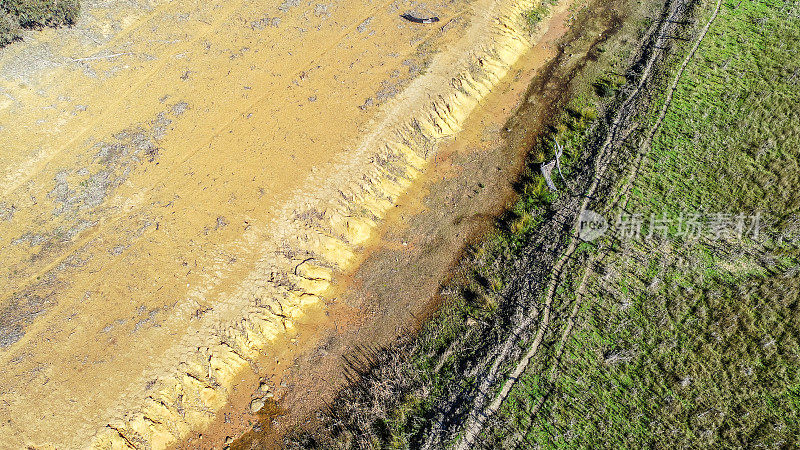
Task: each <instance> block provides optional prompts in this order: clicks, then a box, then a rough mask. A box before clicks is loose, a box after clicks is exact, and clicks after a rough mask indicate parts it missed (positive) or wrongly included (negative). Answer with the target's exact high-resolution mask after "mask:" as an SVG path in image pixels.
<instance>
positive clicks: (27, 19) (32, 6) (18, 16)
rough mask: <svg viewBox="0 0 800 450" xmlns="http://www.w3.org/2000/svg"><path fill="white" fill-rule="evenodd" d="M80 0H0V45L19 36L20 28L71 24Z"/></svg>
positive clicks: (78, 8) (77, 12)
mask: <svg viewBox="0 0 800 450" xmlns="http://www.w3.org/2000/svg"><path fill="white" fill-rule="evenodd" d="M79 13H80V0H0V47H3V46H5V45H8V44H9V43H11V42H13V41H14V40H16V39H19V38H20V37H21V30H22V28H41V27H45V26H47V27H57V26H61V25H72V24H74V23H75V21H76V20H78V14H79Z"/></svg>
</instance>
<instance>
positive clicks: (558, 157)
mask: <svg viewBox="0 0 800 450" xmlns="http://www.w3.org/2000/svg"><path fill="white" fill-rule="evenodd" d="M555 143H556V167H557V168H558V176H560V177H561V181H563V182H564V184H567V180H565V179H564V174H563V173H561V155H563V154H564V147H562V146H561V144H559V143H558V141H555Z"/></svg>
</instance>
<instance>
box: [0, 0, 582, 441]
mask: <svg viewBox="0 0 800 450" xmlns="http://www.w3.org/2000/svg"><path fill="white" fill-rule="evenodd" d="M428 6H429V7H430V8H432V9H435V13H436V15H437V16H438V17H440V19H441V20H440V22H438V23H436V24H415V23H411V22H408V21H406V20H404V19H403V18H402V17H400V14H401V13H404V12H406V11H414V10H415V9H421V8H419V7H418V6H417V5H416V4H414V3H413V2H403V1H399V2H385V3H384V2H369V1H351V2H343V1H342V2H339V1H331V2H328V3H325V4H316V3H313V2H312V3H306V2H300V1H294V0H287V1H283V2H281V1H251V2H238V1H234V2H222V1H210V2H205V3H203V4H197V3H194V2H187V1H180V0H178V1H172V2H157V1H156V2H149V3H141V4H133V3H130V2H129V3H124V4H123V3H122V2H113V1H112V2H106V3H103V4H100V3H94V2H86V5H85V8H84V9H85V11H84V13H83V16H82V18H81V20H80V21H79V23H78V24H77V26H76V27H75V28H72V29H68V30H45V31H42V32H41V34H32V33H31V34H30V35H28V36H26V40H25V41H24V42H22V43H17V44H15V45H12V46H10V47H7V48H6V49H4V50H3V51H2V53H0V74H1V75H0V94H2V96H0V142H3V144H4V145H3V146H2V148H0V246H1V247H2V255H3V262H2V263H1V264H0V280H2V281H0V283H2V289H1V290H0V364H2V367H3V368H2V369H0V370H1V371H0V377H2V379H3V383H2V386H0V417H3V418H4V420H3V421H2V422H0V442H3V443H5V444H7V445H9V446H12V447H23V446H26V445H29V446H34V447H48V446H55V447H57V448H75V447H85V446H94V447H97V448H123V447H126V446H135V447H153V448H163V447H166V446H169V445H173V444H175V443H177V442H179V441H183V440H185V439H188V438H190V437H191V436H193V435H194V434H195V433H196V430H201V429H203V428H206V427H208V426H212V427H213V426H215V425H213V424H215V423H217V422H218V419H219V418H220V417H221V415H220V412H221V411H222V409H223V408H231V407H235V406H236V405H237V402H236V401H234V402H233V403H231V400H236V399H237V398H239V397H241V395H239V394H236V392H237V391H236V390H235V389H234V387H235V386H236V384H237V383H239V382H243V381H242V380H249V379H252V378H253V377H255V375H248V374H256V373H259V371H261V374H262V375H263V373H264V371H265V370H267V369H266V368H267V367H269V364H272V363H274V362H275V359H274V355H275V354H277V353H280V352H283V354H285V353H286V352H287V350H286V348H287V347H288V343H289V342H292V340H293V339H297V336H298V331H299V325H300V324H304V327H306V328H309V327H311V328H312V329H314V328H316V327H319V328H324V327H326V326H329V325H326V323H329V322H330V321H331V319H330V318H331V317H332V315H331V314H329V310H330V309H332V308H334V304H335V302H334V301H333V300H331V299H333V298H335V297H336V294H337V292H340V291H341V289H342V287H341V285H346V284H347V283H337V282H336V281H337V279H343V281H347V280H348V279H349V278H348V277H343V276H342V275H344V274H347V273H352V270H353V269H354V267H355V266H356V265H357V264H359V263H360V262H361V261H363V260H364V255H363V250H364V249H365V248H367V247H369V245H371V244H372V243H373V241H375V240H376V237H375V236H377V235H385V233H375V232H374V230H375V228H376V226H378V225H379V224H380V223H381V221H382V220H383V219H384V218H385V217H386V216H387V214H388V212H389V211H390V210H392V209H393V208H394V207H395V205H396V203H397V201H398V198H399V197H400V196H401V195H402V194H403V193H404V192H406V191H407V190H408V189H409V188H411V189H412V191H413V189H414V185H413V184H412V181H413V180H415V179H417V178H418V177H419V175H420V174H422V173H423V171H425V170H426V168H427V167H428V166H429V164H431V163H435V162H436V158H437V153H438V152H439V151H440V149H441V148H442V147H445V146H447V145H449V144H447V142H450V141H451V139H452V138H453V137H454V136H455V135H456V134H457V133H458V132H459V131H460V130H461V129H462V128H464V127H465V126H466V123H467V121H468V120H469V119H468V117H469V115H470V113H472V112H473V110H474V109H475V108H476V107H477V106H478V105H479V103H480V102H481V101H482V100H483V99H484V98H485V97H486V96H487V95H488V94H489V92H490V91H491V90H492V89H494V88H495V87H497V86H498V85H501V84H502V83H503V80H504V78H506V75H507V74H508V73H509V72H510V71H511V70H512V67H513V66H514V64H515V63H516V62H517V60H518V59H519V57H520V56H521V55H523V54H525V53H526V52H529V51H530V49H531V46H532V42H534V41H536V40H537V39H540V38H541V36H542V35H543V34H544V33H545V32H546V31H547V29H548V27H547V26H546V24H544V25H543V26H541V27H539V28H538V31H534V32H533V33H532V30H531V29H530V28H529V27H528V24H527V23H526V22H525V20H524V14H523V13H524V11H526V10H528V9H530V8H532V7H533V6H536V5H534V4H533V2H528V1H510V0H475V1H473V2H470V3H468V4H467V5H464V3H463V2H455V1H446V0H445V1H441V2H437V3H436V4H435V5H433V4H432V5H428ZM567 7H568V2H567V1H566V0H565V1H563V2H562V3H561V4H559V5H557V6H555V7H553V11H554V13H555V15H556V16H557V17H558V18H560V20H562V21H563V17H564V15H565V11H566V8H567ZM417 13H419V14H426V13H427V12H426V11H419V12H417ZM523 72H524V71H523ZM516 73H518V74H519V73H521V72H520V71H519V70H518V71H517V72H516ZM526 76H531V73H528V74H527V75H526ZM475 126H480V125H479V124H476V125H475ZM451 152H452V150H451ZM445 153H446V152H445ZM407 195H409V196H412V197H413V195H411V194H407ZM499 197H502V195H500V194H498V198H499ZM390 220H394V219H390ZM453 242H457V240H455V241H453ZM449 245H453V244H449ZM453 248H455V247H453ZM360 314H362V312H361V311H360V309H359V308H352V309H351V312H350V315H349V317H350V318H351V319H352V321H353V322H354V323H355V322H358V318H359V315H360ZM334 316H335V315H334ZM301 334H302V333H301ZM312 334H313V333H312ZM289 353H291V351H289ZM265 355H267V356H265ZM242 391H243V389H240V390H239V391H238V392H242ZM226 405H227V406H226Z"/></svg>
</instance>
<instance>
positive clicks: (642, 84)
mask: <svg viewBox="0 0 800 450" xmlns="http://www.w3.org/2000/svg"><path fill="white" fill-rule="evenodd" d="M721 3H722V0H717V4H716V7H715V9H714V12H713V14H712V16H711V18H710V19H709V21H708V23H707V24H706V25H705V27H704V28H703V29H702V30H701V32H700V33H699V35H698V36H697V38H696V39H695V42H694V45H693V47H692V49H691V50H690V52H689V53H688V54H687V55H686V57H685V58H684V60H683V63H682V65H681V67H680V69H679V71H678V73H677V74H676V76H675V77H674V79H673V81H672V83H671V85H670V86H669V88H668V93H667V99H666V101H665V104H664V106H663V108H662V110H661V112H660V115H659V118H658V119H657V121H656V124H654V125H653V127H652V128H650V129H649V130H648V132H647V133H646V137H645V139H646V140H645V142H644V143H643V145H642V147H643V148H642V150H640V151H638V152H637V156H636V159H635V161H634V162H633V164H632V165H631V169H630V170H629V174H630V175H629V177H626V178H627V180H626V183H625V187H624V188H622V191H621V193H622V196H623V197H625V198H627V195H628V187H629V186H630V184H631V182H632V180H633V178H634V177H635V174H636V172H637V171H638V167H639V162H640V161H641V159H642V158H643V156H644V155H645V154H646V151H647V148H648V146H649V142H650V140H651V139H652V137H653V135H654V134H655V132H656V130H657V129H658V126H659V125H660V123H661V120H662V119H663V117H664V115H665V113H666V110H667V108H668V107H669V102H670V100H671V97H672V94H673V92H674V90H675V87H676V86H677V83H678V81H679V80H680V77H681V76H682V74H683V71H684V69H685V68H686V66H687V65H688V63H689V61H691V59H692V58H693V57H694V54H695V52H696V50H697V48H698V47H699V45H700V43H701V42H702V40H703V38H704V37H705V35H706V33H707V31H708V29H709V28H710V27H711V24H712V23H713V21H714V19H715V18H716V16H717V14H718V12H719V9H720V6H721ZM668 8H669V9H670V10H671V11H670V13H669V15H668V17H667V18H666V20H663V21H662V25H661V27H660V30H659V32H658V35H657V36H656V39H655V42H654V44H653V47H652V48H653V50H652V51H651V54H650V57H649V58H648V62H647V64H646V65H645V69H644V71H643V72H642V74H641V78H640V81H639V83H638V85H637V87H636V89H634V90H633V92H631V93H630V94H629V96H628V98H627V99H626V101H625V102H623V104H622V105H621V107H620V109H619V111H618V112H617V114H616V116H615V118H614V120H613V121H612V124H611V128H610V130H609V131H608V133H607V137H606V139H605V142H604V143H603V146H602V147H601V149H600V158H599V159H598V161H597V162H598V166H597V167H596V168H595V171H594V173H596V174H597V175H596V176H595V177H594V180H593V183H592V185H591V186H590V187H589V189H588V191H587V192H586V194H584V201H583V203H582V205H581V208H580V211H584V210H586V209H587V208H588V206H589V204H590V203H591V202H593V201H595V198H594V197H595V195H596V192H597V188H598V184H599V182H600V180H601V179H602V178H603V177H604V172H605V168H606V167H608V165H609V163H610V160H611V158H610V157H605V156H606V151H613V146H615V145H614V144H615V143H617V144H616V145H620V144H621V143H623V142H624V141H625V140H626V139H627V137H628V136H629V135H630V133H631V132H632V131H633V130H629V131H627V132H625V131H622V130H623V129H624V124H625V123H626V122H628V121H629V120H630V117H631V116H632V115H633V114H635V112H636V110H638V109H640V108H641V107H639V108H636V109H633V108H631V106H632V105H633V102H634V101H635V99H636V98H637V97H638V96H639V94H640V93H641V92H642V90H643V89H646V86H647V84H648V82H651V76H650V73H651V70H652V69H653V67H654V65H655V64H656V61H658V60H659V56H662V59H663V54H662V52H661V51H660V50H663V51H664V53H666V51H667V49H668V48H669V47H668V46H667V45H666V44H665V43H666V41H667V40H668V33H672V32H674V31H675V29H676V27H674V26H670V24H672V23H676V22H680V20H676V19H679V18H680V17H676V15H678V14H685V6H684V5H683V4H682V2H680V1H673V2H671V4H668ZM683 18H685V17H683ZM620 131H621V134H622V138H621V139H615V136H617V133H618V132H620ZM610 146H611V147H610ZM625 203H626V202H625ZM612 204H616V200H614V201H612ZM623 207H624V203H623ZM579 220H580V219H579V218H578V219H577V221H576V222H575V224H574V225H573V227H572V230H573V231H572V235H571V240H570V245H569V246H568V247H567V250H566V251H565V252H564V253H563V255H562V256H561V258H560V259H559V260H558V262H557V263H556V265H555V266H554V267H553V270H552V275H551V277H550V281H549V283H548V288H547V290H546V292H545V300H544V306H543V307H542V309H543V311H544V315H543V317H542V319H541V321H540V323H539V327H538V331H537V333H536V336H535V337H534V339H533V341H532V343H531V344H530V345H529V347H528V350H527V352H526V353H525V355H524V356H523V357H522V358H521V359H520V360H518V361H517V363H516V365H515V366H514V369H513V371H512V372H511V374H510V375H508V376H507V378H506V380H505V383H504V384H503V386H502V389H501V390H500V391H499V392H498V393H497V394H496V395H495V396H494V398H493V400H492V402H491V403H490V404H489V405H488V406H486V407H485V408H481V406H480V404H479V402H476V403H478V405H476V406H477V409H476V408H475V407H473V411H472V413H471V414H470V418H469V420H468V421H467V424H466V425H465V427H464V433H465V434H464V437H463V438H462V440H461V441H460V442H459V444H458V447H457V448H458V449H459V450H465V449H467V448H469V447H470V446H471V445H473V444H475V440H476V439H477V437H478V436H479V434H480V433H481V431H482V430H483V427H484V423H485V421H486V420H488V419H489V418H491V417H492V416H493V415H494V414H496V413H497V411H498V410H499V409H500V407H501V405H502V403H503V402H504V401H505V399H506V398H507V397H508V395H509V393H510V392H511V390H512V389H513V387H514V385H515V384H516V382H517V381H518V380H519V378H520V377H521V376H522V374H523V373H524V372H525V370H526V369H527V368H528V365H529V363H530V361H531V359H532V358H533V357H534V355H536V353H537V352H538V350H539V348H540V345H541V343H542V339H543V338H544V334H545V332H546V331H547V329H548V327H549V325H550V319H551V311H552V305H553V301H554V299H555V295H556V292H555V291H556V288H557V287H558V285H559V280H560V279H561V277H562V274H563V269H564V266H565V264H567V263H568V262H569V261H570V259H572V257H573V254H574V252H575V251H576V249H577V246H578V244H579V242H581V240H580V238H579V228H578V224H579ZM604 251H607V250H599V252H600V253H598V254H597V255H596V256H593V257H591V258H590V259H589V261H588V262H587V263H586V264H585V267H586V269H585V271H584V275H583V277H582V279H581V281H580V283H579V286H578V288H577V289H576V299H575V300H574V306H573V309H572V312H571V313H570V315H569V318H568V319H567V325H566V327H565V329H564V331H563V333H562V336H561V346H560V348H561V350H560V351H563V347H564V344H565V342H566V339H567V338H568V336H569V334H570V332H571V330H572V326H573V324H574V319H575V315H576V314H577V312H578V308H579V305H580V300H581V299H582V297H583V289H584V288H585V283H586V280H587V278H588V276H589V274H590V273H591V271H592V267H593V265H594V264H595V263H597V262H599V261H600V260H602V258H603V254H604V253H603V252H604ZM535 319H536V316H534V317H532V318H531V319H530V320H526V321H525V322H523V323H522V325H521V326H520V327H519V328H518V329H517V330H515V331H514V332H513V333H512V334H511V335H510V336H509V338H508V340H507V343H506V345H504V349H510V348H511V347H512V345H513V344H515V343H516V341H518V340H519V339H518V336H520V335H523V334H524V330H525V329H526V328H527V327H528V326H529V325H530V323H531V322H532V321H533V320H535ZM508 356H509V355H508V351H507V350H506V351H504V352H502V353H501V354H500V355H499V356H498V357H497V361H496V363H495V365H499V364H500V363H502V361H503V360H506V359H507V357H508ZM559 360H560V353H559V354H558V355H556V358H555V365H554V367H553V369H552V370H554V371H555V370H557V369H556V367H557V364H558V361H559ZM552 376H553V375H552V374H551V377H552ZM489 390H490V387H489V386H488V385H487V384H484V385H483V386H482V388H481V389H480V392H483V393H485V394H484V395H482V396H479V397H478V399H482V398H483V399H485V398H486V397H487V396H488V395H487V394H488V392H489ZM546 397H547V395H546V394H545V395H543V396H542V397H541V398H540V400H539V401H538V402H537V404H536V405H535V406H534V408H533V410H532V411H531V413H530V416H531V417H532V416H533V415H535V414H536V413H537V412H538V410H539V409H540V408H541V406H542V405H543V404H544V401H545V400H546Z"/></svg>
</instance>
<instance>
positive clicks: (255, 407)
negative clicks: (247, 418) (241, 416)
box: [250, 398, 266, 414]
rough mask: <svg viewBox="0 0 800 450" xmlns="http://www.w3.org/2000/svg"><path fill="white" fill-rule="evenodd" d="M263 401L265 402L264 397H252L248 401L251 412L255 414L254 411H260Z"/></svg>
mask: <svg viewBox="0 0 800 450" xmlns="http://www.w3.org/2000/svg"><path fill="white" fill-rule="evenodd" d="M265 403H266V402H265V401H264V399H263V398H254V399H253V400H252V401H251V402H250V412H252V413H253V414H255V413H257V412H259V411H261V409H262V408H263V407H264V404H265Z"/></svg>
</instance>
